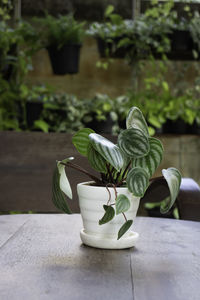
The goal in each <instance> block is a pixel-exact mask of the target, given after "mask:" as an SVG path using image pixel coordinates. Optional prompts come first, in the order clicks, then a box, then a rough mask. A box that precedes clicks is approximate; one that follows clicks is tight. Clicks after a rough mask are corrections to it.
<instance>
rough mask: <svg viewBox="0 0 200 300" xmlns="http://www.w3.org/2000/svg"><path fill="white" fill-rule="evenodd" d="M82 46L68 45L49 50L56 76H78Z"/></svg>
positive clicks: (55, 46) (54, 46)
mask: <svg viewBox="0 0 200 300" xmlns="http://www.w3.org/2000/svg"><path fill="white" fill-rule="evenodd" d="M80 48H81V45H80V44H74V45H71V44H68V45H64V46H62V47H61V48H60V49H58V47H57V45H51V46H49V47H48V48H47V50H48V52H49V57H50V60H51V65H52V68H53V72H54V74H56V75H65V74H76V73H78V72H79V58H80Z"/></svg>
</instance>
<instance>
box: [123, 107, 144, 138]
mask: <svg viewBox="0 0 200 300" xmlns="http://www.w3.org/2000/svg"><path fill="white" fill-rule="evenodd" d="M135 126H136V127H138V128H139V129H141V130H142V131H143V132H144V133H145V135H146V136H149V132H148V126H147V123H146V121H145V118H144V116H143V114H142V112H141V110H140V109H139V108H138V107H135V106H134V107H132V108H131V109H130V110H129V112H128V115H127V118H126V128H127V129H129V128H132V127H135Z"/></svg>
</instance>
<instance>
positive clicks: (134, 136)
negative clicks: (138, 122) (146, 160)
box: [118, 128, 150, 158]
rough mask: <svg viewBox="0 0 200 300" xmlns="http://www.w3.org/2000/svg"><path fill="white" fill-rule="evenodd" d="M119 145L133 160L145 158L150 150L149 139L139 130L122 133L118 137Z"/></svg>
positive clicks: (133, 129)
mask: <svg viewBox="0 0 200 300" xmlns="http://www.w3.org/2000/svg"><path fill="white" fill-rule="evenodd" d="M118 145H119V148H120V149H121V150H122V151H123V152H124V154H125V155H126V156H128V157H132V158H139V157H143V156H145V155H147V154H148V152H149V149H150V146H149V139H148V137H147V136H146V135H145V134H144V133H143V132H142V131H141V130H140V129H138V128H130V129H126V130H124V131H122V132H121V133H120V134H119V137H118Z"/></svg>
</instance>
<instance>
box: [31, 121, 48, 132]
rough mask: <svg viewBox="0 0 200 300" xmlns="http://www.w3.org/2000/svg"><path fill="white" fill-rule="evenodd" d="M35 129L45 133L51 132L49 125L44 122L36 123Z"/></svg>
mask: <svg viewBox="0 0 200 300" xmlns="http://www.w3.org/2000/svg"><path fill="white" fill-rule="evenodd" d="M34 127H35V128H39V129H41V130H42V131H43V132H48V131H49V124H48V123H47V122H45V121H43V120H36V121H34Z"/></svg>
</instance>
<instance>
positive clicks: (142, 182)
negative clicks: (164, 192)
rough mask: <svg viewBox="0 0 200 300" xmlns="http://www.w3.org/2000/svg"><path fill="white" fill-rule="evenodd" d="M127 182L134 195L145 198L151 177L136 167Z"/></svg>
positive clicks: (129, 174) (131, 171)
mask: <svg viewBox="0 0 200 300" xmlns="http://www.w3.org/2000/svg"><path fill="white" fill-rule="evenodd" d="M126 182H127V186H128V189H129V191H130V192H131V193H133V195H135V196H137V197H143V196H144V193H145V191H146V189H147V187H148V185H149V175H148V173H147V171H146V170H144V169H142V168H140V167H136V168H133V169H131V170H130V171H129V173H128V176H127V180H126Z"/></svg>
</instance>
